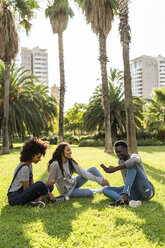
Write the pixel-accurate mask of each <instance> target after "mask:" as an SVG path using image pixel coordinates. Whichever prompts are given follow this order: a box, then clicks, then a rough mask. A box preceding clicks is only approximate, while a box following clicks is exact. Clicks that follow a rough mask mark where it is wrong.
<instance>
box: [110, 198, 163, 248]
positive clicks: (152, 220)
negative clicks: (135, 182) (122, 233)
mask: <svg viewBox="0 0 165 248" xmlns="http://www.w3.org/2000/svg"><path fill="white" fill-rule="evenodd" d="M126 208H127V209H128V210H129V211H131V212H133V213H134V214H135V215H137V216H138V217H139V218H140V219H141V220H144V221H142V222H141V223H140V225H139V223H138V222H136V220H134V219H132V220H131V221H130V220H128V219H127V218H116V221H115V224H116V226H118V227H119V226H120V225H126V226H130V225H131V226H133V227H134V228H135V229H136V230H137V232H138V231H139V229H140V230H142V231H143V233H144V235H145V236H146V238H147V239H148V240H149V241H151V242H152V243H157V245H160V246H162V247H164V245H165V236H164V227H165V218H164V216H165V211H164V207H163V205H161V204H160V203H158V202H156V201H150V202H143V204H142V206H141V207H139V208H135V209H133V208H130V207H126Z"/></svg>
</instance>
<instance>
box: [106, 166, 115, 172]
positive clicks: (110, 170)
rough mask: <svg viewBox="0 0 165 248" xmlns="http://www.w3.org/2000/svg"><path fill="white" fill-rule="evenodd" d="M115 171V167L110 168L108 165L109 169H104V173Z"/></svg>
mask: <svg viewBox="0 0 165 248" xmlns="http://www.w3.org/2000/svg"><path fill="white" fill-rule="evenodd" d="M115 171H116V167H114V166H112V165H110V166H109V167H107V168H106V169H105V172H106V173H113V172H115Z"/></svg>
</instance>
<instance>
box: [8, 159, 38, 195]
mask: <svg viewBox="0 0 165 248" xmlns="http://www.w3.org/2000/svg"><path fill="white" fill-rule="evenodd" d="M20 166H21V164H19V165H18V166H17V167H16V169H15V171H14V175H15V173H16V171H17V170H18V169H19V167H20ZM32 169H33V168H32V165H29V167H28V166H23V167H22V168H21V169H20V171H19V172H18V174H17V175H16V177H15V179H14V182H13V183H12V184H11V187H10V189H9V192H15V191H17V190H19V189H20V188H21V187H22V186H23V184H22V182H24V181H29V176H30V171H31V173H32Z"/></svg>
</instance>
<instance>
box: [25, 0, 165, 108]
mask: <svg viewBox="0 0 165 248" xmlns="http://www.w3.org/2000/svg"><path fill="white" fill-rule="evenodd" d="M70 3H71V7H72V8H73V10H74V13H75V16H74V18H73V19H72V20H70V21H69V24H68V28H67V30H66V31H65V32H64V37H63V38H64V63H65V81H66V89H67V91H66V95H65V110H68V109H69V108H71V107H72V106H73V104H74V103H75V102H79V103H80V102H83V103H86V104H87V103H88V101H89V98H90V97H91V95H92V93H93V92H94V90H95V88H96V86H97V85H98V84H99V83H100V82H101V81H100V80H99V79H100V78H101V72H100V64H99V61H98V57H99V50H98V48H99V43H98V38H97V36H96V35H95V34H93V33H92V31H91V27H90V25H87V24H86V22H85V18H84V17H83V15H82V14H81V12H80V11H79V10H78V9H77V8H76V6H75V5H74V3H73V1H70ZM44 7H46V5H45V4H43V8H42V9H41V11H40V12H38V13H37V15H36V18H35V20H34V21H33V27H32V30H31V32H30V34H29V35H28V36H26V34H25V32H23V31H22V32H21V33H20V45H21V46H22V47H29V48H33V47H35V46H39V47H40V48H44V49H48V58H49V59H48V63H49V85H50V86H51V85H53V84H56V85H57V86H59V62H58V39H57V35H53V33H52V29H51V26H50V23H49V19H46V18H45V15H44ZM164 10H165V0H132V1H131V3H130V5H129V12H130V19H129V20H130V22H129V23H130V26H131V37H132V41H131V44H130V59H133V58H136V57H138V56H141V55H149V56H158V55H159V54H160V55H162V56H165V33H164V28H163V24H164V23H165V15H164ZM118 24H119V21H118V19H117V18H115V20H114V22H113V24H112V30H111V32H110V34H109V36H108V38H107V55H108V59H109V62H108V67H107V69H108V73H109V68H110V67H112V68H117V69H121V70H122V69H123V60H122V47H121V44H120V37H119V33H118Z"/></svg>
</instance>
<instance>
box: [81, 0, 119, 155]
mask: <svg viewBox="0 0 165 248" xmlns="http://www.w3.org/2000/svg"><path fill="white" fill-rule="evenodd" d="M76 2H77V3H78V4H79V6H80V7H81V8H82V10H83V12H84V14H85V16H86V21H87V23H90V24H91V28H92V31H93V32H94V33H95V34H96V35H97V36H98V38H99V51H100V58H99V60H100V65H101V77H102V92H103V94H102V97H103V107H104V122H105V152H113V148H112V138H111V123H110V99H109V89H108V78H107V52H106V38H107V36H108V34H109V32H110V30H111V24H112V21H113V18H114V14H115V13H116V12H117V8H118V4H117V1H116V0H102V1H98V0H89V1H84V0H76Z"/></svg>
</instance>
